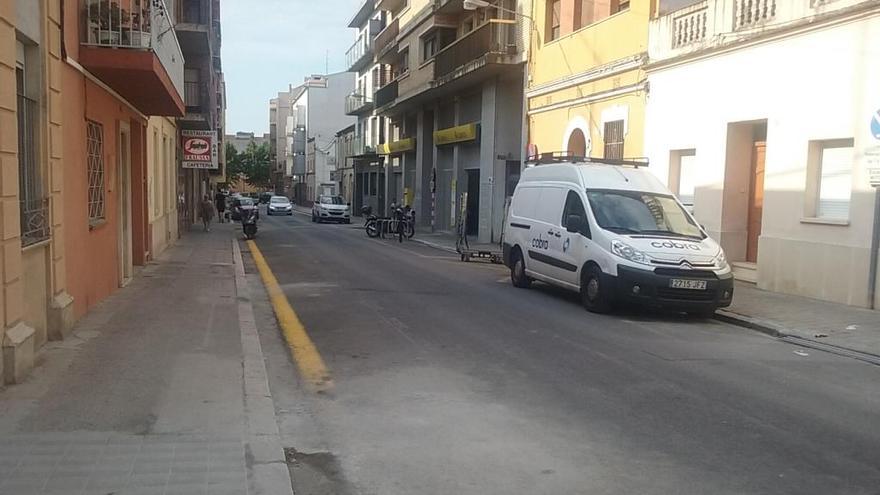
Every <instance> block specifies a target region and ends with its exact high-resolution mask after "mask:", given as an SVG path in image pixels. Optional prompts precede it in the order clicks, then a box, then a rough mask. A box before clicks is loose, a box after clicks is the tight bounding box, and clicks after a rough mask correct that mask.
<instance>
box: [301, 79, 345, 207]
mask: <svg viewBox="0 0 880 495" xmlns="http://www.w3.org/2000/svg"><path fill="white" fill-rule="evenodd" d="M354 84H355V74H354V73H351V72H340V73H337V74H330V75H312V76H310V77H307V78H306V80H305V82H304V83H303V85H302V86H300V88H301V89H300V90H298V91H293V92H292V96H291V98H290V116H289V117H288V119H287V120H288V123H287V129H286V131H287V134H288V137H289V140H290V141H289V146H290V149H291V155H292V156H291V158H292V159H293V163H292V164H290V166H289V172H290V175H291V179H292V180H291V182H292V184H293V194H292V196H293V198H294V199H295V200H296V202H297V203H298V204H302V205H306V206H308V205H311V204H312V202H313V201H314V200H315V199H317V195H318V194H332V193H335V188H336V184H335V183H334V182H333V181H332V180H331V176H332V173H333V172H335V170H334V168H335V156H334V155H335V146H336V132H337V131H338V130H339V129H341V128H343V127H346V126H349V125H351V124H353V123H355V122H356V119H355V117H352V116H350V115H347V114H346V110H345V105H346V97H347V96H349V95H350V94H351V93H352V91H353V90H354V87H355V86H354ZM331 158H333V159H332V160H331Z"/></svg>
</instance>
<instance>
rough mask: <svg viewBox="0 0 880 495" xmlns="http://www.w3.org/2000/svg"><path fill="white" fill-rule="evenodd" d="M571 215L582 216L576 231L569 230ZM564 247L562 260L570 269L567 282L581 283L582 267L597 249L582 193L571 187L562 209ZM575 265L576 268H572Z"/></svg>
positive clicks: (566, 274)
mask: <svg viewBox="0 0 880 495" xmlns="http://www.w3.org/2000/svg"><path fill="white" fill-rule="evenodd" d="M571 215H577V216H579V217H581V225H580V228H578V229H577V231H576V232H569V229H568V227H569V226H568V220H569V217H570V216H571ZM561 225H562V229H561V230H562V247H561V251H562V252H561V254H560V260H562V262H563V263H565V264H566V265H567V266H568V267H569V270H567V271H566V272H565V280H564V281H565V282H568V283H570V284H575V285H580V275H581V268H583V266H584V263H586V261H587V260H589V259H590V256H591V254H592V251H593V250H594V249H595V246H594V245H593V240H592V232H591V231H590V222H589V219H588V218H587V210H586V208H584V202H583V199H582V197H581V195H580V194H579V193H578V192H577V191H575V190H573V189H569V190H568V192H567V194H566V197H565V207H564V208H563V211H562V221H561ZM572 267H574V270H572V269H571V268H572Z"/></svg>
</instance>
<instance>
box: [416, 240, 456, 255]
mask: <svg viewBox="0 0 880 495" xmlns="http://www.w3.org/2000/svg"><path fill="white" fill-rule="evenodd" d="M410 241H412V242H418V243H419V244H422V245H425V246H428V247H432V248H434V249H439V250H440V251H445V252H447V253H452V254H458V251H456V250H455V248H451V247H449V246H444V245H443V244H436V243H433V242H430V241H426V240H423V239H417V238H415V237H413V238H412V239H410Z"/></svg>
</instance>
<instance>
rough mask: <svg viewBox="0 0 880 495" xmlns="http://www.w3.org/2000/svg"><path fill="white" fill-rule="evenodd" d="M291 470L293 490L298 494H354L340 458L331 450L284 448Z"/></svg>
mask: <svg viewBox="0 0 880 495" xmlns="http://www.w3.org/2000/svg"><path fill="white" fill-rule="evenodd" d="M284 458H285V460H286V461H287V468H288V469H289V470H290V479H291V481H292V483H293V492H294V493H296V494H297V495H352V494H354V493H355V491H354V489H353V488H352V487H351V485H350V484H349V483H348V481H346V480H345V476H344V475H343V473H342V468H341V466H340V465H339V460H338V459H337V458H336V456H335V455H333V454H331V453H330V452H313V453H306V452H299V451H297V450H296V449H294V448H286V449H284Z"/></svg>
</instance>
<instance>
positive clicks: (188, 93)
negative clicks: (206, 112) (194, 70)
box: [183, 81, 207, 108]
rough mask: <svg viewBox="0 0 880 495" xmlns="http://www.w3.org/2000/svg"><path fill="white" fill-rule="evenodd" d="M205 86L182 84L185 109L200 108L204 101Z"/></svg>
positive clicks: (196, 83) (193, 83) (195, 83)
mask: <svg viewBox="0 0 880 495" xmlns="http://www.w3.org/2000/svg"><path fill="white" fill-rule="evenodd" d="M206 93H207V86H206V85H205V84H203V83H201V82H198V81H196V82H185V83H183V101H184V103H185V104H186V107H187V108H201V106H202V102H203V100H206V99H207V98H206Z"/></svg>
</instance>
